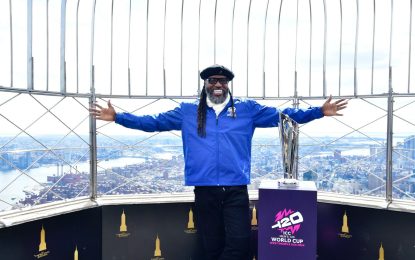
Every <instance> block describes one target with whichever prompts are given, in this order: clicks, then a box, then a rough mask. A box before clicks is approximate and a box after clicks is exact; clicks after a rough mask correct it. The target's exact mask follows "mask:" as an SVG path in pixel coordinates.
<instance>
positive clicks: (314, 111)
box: [282, 107, 324, 124]
mask: <svg viewBox="0 0 415 260" xmlns="http://www.w3.org/2000/svg"><path fill="white" fill-rule="evenodd" d="M282 113H284V114H286V115H288V116H289V117H291V118H292V119H294V121H296V122H297V123H299V124H304V123H308V122H310V121H312V120H314V119H319V118H322V117H323V116H324V115H323V112H321V108H320V107H309V108H307V109H299V108H291V107H289V108H286V109H284V110H283V111H282Z"/></svg>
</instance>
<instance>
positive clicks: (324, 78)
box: [323, 0, 327, 97]
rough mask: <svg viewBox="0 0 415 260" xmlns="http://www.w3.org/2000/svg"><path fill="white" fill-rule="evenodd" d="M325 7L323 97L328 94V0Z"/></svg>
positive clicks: (324, 2) (324, 3) (324, 1)
mask: <svg viewBox="0 0 415 260" xmlns="http://www.w3.org/2000/svg"><path fill="white" fill-rule="evenodd" d="M323 7H324V49H323V97H326V96H327V86H326V59H327V58H326V57H327V55H326V54H327V10H326V0H323Z"/></svg>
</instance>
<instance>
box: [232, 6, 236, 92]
mask: <svg viewBox="0 0 415 260" xmlns="http://www.w3.org/2000/svg"><path fill="white" fill-rule="evenodd" d="M235 5H236V0H233V10H232V29H231V35H232V37H231V70H232V68H233V29H234V27H235ZM231 92H232V93H233V81H231Z"/></svg>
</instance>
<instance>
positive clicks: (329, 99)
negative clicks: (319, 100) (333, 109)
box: [324, 95, 332, 104]
mask: <svg viewBox="0 0 415 260" xmlns="http://www.w3.org/2000/svg"><path fill="white" fill-rule="evenodd" d="M331 99H332V96H331V95H330V96H329V98H328V99H327V100H326V102H324V103H326V104H328V103H330V102H331Z"/></svg>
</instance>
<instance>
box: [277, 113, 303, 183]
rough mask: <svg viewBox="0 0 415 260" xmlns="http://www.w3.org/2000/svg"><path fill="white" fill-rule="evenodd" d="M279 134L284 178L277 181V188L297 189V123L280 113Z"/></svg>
mask: <svg viewBox="0 0 415 260" xmlns="http://www.w3.org/2000/svg"><path fill="white" fill-rule="evenodd" d="M279 133H280V141H281V156H282V164H283V170H284V178H283V179H279V180H278V186H285V187H297V186H298V185H299V183H300V182H299V180H298V167H297V166H298V133H299V131H298V123H297V122H296V121H294V120H293V119H291V118H290V117H289V116H287V115H285V114H283V113H280V122H279Z"/></svg>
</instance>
